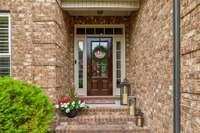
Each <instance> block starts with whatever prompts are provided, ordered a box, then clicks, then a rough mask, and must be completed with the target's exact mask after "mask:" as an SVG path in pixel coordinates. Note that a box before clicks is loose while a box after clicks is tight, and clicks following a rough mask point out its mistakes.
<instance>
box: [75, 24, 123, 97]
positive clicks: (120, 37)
mask: <svg viewBox="0 0 200 133" xmlns="http://www.w3.org/2000/svg"><path fill="white" fill-rule="evenodd" d="M74 27H75V28H74V60H75V61H76V64H74V65H75V66H74V81H75V88H76V91H77V93H78V95H82V96H87V37H112V38H113V41H112V43H113V44H112V45H113V96H117V95H119V88H117V87H116V42H117V41H120V42H121V46H122V47H121V52H122V53H121V80H123V79H124V78H125V75H126V70H125V68H126V64H125V25H124V24H119V25H80V24H77V25H75V26H74ZM88 27H93V28H97V27H98V28H107V27H109V28H123V35H86V34H85V35H77V34H76V29H77V28H88ZM78 41H83V42H84V52H83V88H79V77H78V76H79V70H78V69H79V67H78V62H79V59H78Z"/></svg>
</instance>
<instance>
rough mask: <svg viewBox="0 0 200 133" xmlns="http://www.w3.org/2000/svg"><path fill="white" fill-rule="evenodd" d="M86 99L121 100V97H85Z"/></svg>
mask: <svg viewBox="0 0 200 133" xmlns="http://www.w3.org/2000/svg"><path fill="white" fill-rule="evenodd" d="M84 97H85V98H86V99H120V96H84Z"/></svg>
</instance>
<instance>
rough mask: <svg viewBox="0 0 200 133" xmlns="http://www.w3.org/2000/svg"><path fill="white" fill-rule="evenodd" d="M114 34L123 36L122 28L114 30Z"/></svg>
mask: <svg viewBox="0 0 200 133" xmlns="http://www.w3.org/2000/svg"><path fill="white" fill-rule="evenodd" d="M114 34H118V35H119V34H123V28H115V29H114Z"/></svg>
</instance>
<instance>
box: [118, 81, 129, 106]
mask: <svg viewBox="0 0 200 133" xmlns="http://www.w3.org/2000/svg"><path fill="white" fill-rule="evenodd" d="M129 91H130V84H129V82H128V80H127V79H124V81H123V82H121V84H120V104H121V105H127V104H128V95H129Z"/></svg>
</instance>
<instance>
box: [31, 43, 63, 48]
mask: <svg viewBox="0 0 200 133" xmlns="http://www.w3.org/2000/svg"><path fill="white" fill-rule="evenodd" d="M34 44H35V46H37V45H38V44H39V45H40V44H42V45H52V44H54V45H56V46H58V47H59V48H65V47H61V46H60V45H59V44H58V43H35V42H33V45H34Z"/></svg>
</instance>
